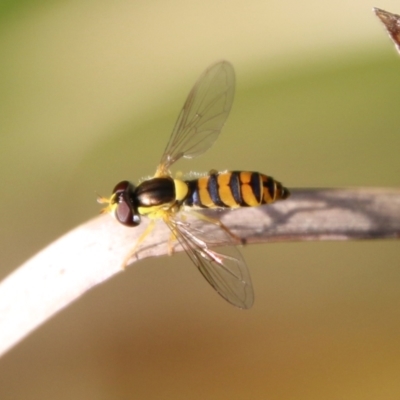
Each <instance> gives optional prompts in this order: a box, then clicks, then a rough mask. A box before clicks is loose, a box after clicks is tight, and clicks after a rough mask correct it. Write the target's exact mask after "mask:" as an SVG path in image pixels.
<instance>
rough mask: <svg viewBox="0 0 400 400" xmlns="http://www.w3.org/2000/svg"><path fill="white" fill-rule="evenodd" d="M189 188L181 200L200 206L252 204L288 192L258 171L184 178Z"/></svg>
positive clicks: (276, 198)
mask: <svg viewBox="0 0 400 400" xmlns="http://www.w3.org/2000/svg"><path fill="white" fill-rule="evenodd" d="M185 183H186V184H187V185H188V188H189V191H188V195H187V197H186V198H185V200H184V202H183V204H184V205H186V206H194V207H203V208H237V207H256V206H259V205H261V204H267V203H273V202H274V201H276V200H283V199H286V198H287V197H288V196H289V194H290V193H289V190H288V189H286V188H285V187H283V186H282V184H281V183H280V182H278V181H276V180H275V179H273V178H271V177H270V176H267V175H263V174H260V173H259V172H247V171H230V172H221V173H211V174H210V175H208V176H204V177H201V178H199V179H194V180H190V181H185Z"/></svg>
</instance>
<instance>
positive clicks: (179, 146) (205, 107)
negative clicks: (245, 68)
mask: <svg viewBox="0 0 400 400" xmlns="http://www.w3.org/2000/svg"><path fill="white" fill-rule="evenodd" d="M234 92H235V72H234V70H233V66H232V64H230V63H229V62H227V61H220V62H218V63H216V64H213V65H211V66H210V67H209V68H208V69H207V70H206V71H204V72H203V74H202V75H201V76H200V78H199V79H198V80H197V82H196V83H195V85H194V87H193V89H192V90H191V91H190V93H189V95H188V98H187V99H186V102H185V104H184V106H183V108H182V111H181V112H180V114H179V117H178V120H177V121H176V123H175V127H174V129H173V131H172V134H171V137H170V139H169V142H168V144H167V147H166V149H165V151H164V154H163V156H162V158H161V161H160V164H159V166H158V169H157V172H156V176H163V175H167V174H168V169H169V167H170V166H171V165H172V164H173V163H175V162H176V161H177V160H179V159H180V158H182V157H185V158H193V157H197V156H198V155H200V154H202V153H204V152H205V151H206V150H207V149H209V148H210V147H211V146H212V144H213V143H214V142H215V140H216V139H217V137H218V135H219V133H220V131H221V129H222V127H223V126H224V123H225V121H226V119H227V117H228V114H229V112H230V110H231V107H232V102H233V96H234Z"/></svg>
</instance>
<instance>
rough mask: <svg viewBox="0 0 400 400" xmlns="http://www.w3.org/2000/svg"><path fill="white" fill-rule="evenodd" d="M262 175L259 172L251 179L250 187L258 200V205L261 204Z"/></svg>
mask: <svg viewBox="0 0 400 400" xmlns="http://www.w3.org/2000/svg"><path fill="white" fill-rule="evenodd" d="M260 181H261V179H260V174H259V173H258V172H253V173H252V174H251V178H250V186H251V189H252V191H253V194H254V197H255V198H256V199H257V201H258V203H259V204H261V183H260Z"/></svg>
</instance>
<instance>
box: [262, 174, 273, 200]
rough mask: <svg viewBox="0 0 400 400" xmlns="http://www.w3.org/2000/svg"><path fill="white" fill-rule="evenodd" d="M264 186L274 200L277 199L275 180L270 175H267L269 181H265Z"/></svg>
mask: <svg viewBox="0 0 400 400" xmlns="http://www.w3.org/2000/svg"><path fill="white" fill-rule="evenodd" d="M263 186H264V188H266V189H267V190H268V193H269V195H270V196H271V199H272V201H273V200H274V199H275V181H274V179H273V178H271V177H270V176H268V177H267V181H266V182H263Z"/></svg>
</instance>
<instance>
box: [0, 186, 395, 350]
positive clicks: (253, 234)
mask: <svg viewBox="0 0 400 400" xmlns="http://www.w3.org/2000/svg"><path fill="white" fill-rule="evenodd" d="M218 216H219V217H221V220H222V221H223V222H224V224H225V225H226V226H228V227H229V228H230V229H232V231H233V232H235V233H236V234H237V235H238V236H240V237H242V238H244V239H245V240H246V242H247V243H266V242H274V241H298V240H353V239H383V238H399V237H400V189H340V190H339V189H336V190H335V189H309V190H305V189H298V190H292V197H291V198H290V199H288V200H286V201H283V202H280V203H275V204H273V205H269V206H262V207H257V208H243V209H238V210H236V211H228V212H221V213H220V214H219V215H218ZM146 225H147V224H146V223H145V222H144V223H143V226H142V225H141V226H139V227H138V228H135V229H129V228H125V227H123V226H122V225H120V224H118V223H117V222H116V221H114V220H113V219H112V218H111V217H110V216H108V215H102V216H99V217H97V218H95V219H93V220H91V221H89V222H87V223H85V224H83V225H81V226H79V227H77V228H76V229H74V230H72V231H71V232H69V233H67V234H66V235H64V236H63V237H61V238H60V239H58V240H57V241H55V242H54V243H52V244H50V245H49V246H48V247H47V248H45V249H44V250H42V251H41V252H40V253H38V254H37V255H36V256H34V257H33V258H31V259H30V260H28V261H27V262H26V263H25V264H23V265H22V266H21V267H20V268H18V269H17V270H16V271H15V272H13V273H12V274H11V275H10V276H8V277H7V278H6V279H5V280H4V281H3V282H1V283H0V354H2V353H4V352H6V351H7V350H8V349H10V348H11V347H12V346H13V345H15V344H16V343H18V342H19V341H20V340H21V339H22V338H23V337H25V336H26V335H27V334H28V333H29V332H31V331H32V330H33V329H35V328H36V327H37V326H39V325H40V324H41V323H43V322H44V321H46V320H47V319H48V318H50V317H51V316H52V315H53V314H55V313H56V312H57V311H59V310H61V309H62V308H64V307H66V306H67V305H68V304H70V303H71V302H72V301H74V300H75V299H76V298H77V297H79V296H81V295H82V294H83V293H85V292H86V291H87V290H89V289H90V288H92V287H93V286H95V285H97V284H98V283H101V282H103V281H105V280H106V279H107V278H109V277H111V276H112V275H114V274H116V273H118V272H121V271H122V270H121V264H122V263H123V260H124V259H125V257H126V255H127V254H128V253H129V251H130V250H131V249H132V245H133V244H134V243H135V240H136V239H137V238H138V236H139V235H140V233H141V232H142V231H143V230H144V229H145V227H146ZM168 238H169V231H168V229H167V228H166V227H164V225H163V224H159V226H158V227H157V229H156V230H155V231H154V234H152V235H151V236H150V237H148V238H147V240H146V243H145V245H144V247H143V248H142V249H141V251H140V252H139V253H138V254H137V257H136V258H135V259H136V260H140V259H142V258H145V257H152V256H161V255H164V254H166V253H167V241H168ZM178 250H179V249H178ZM134 261H135V260H132V262H134Z"/></svg>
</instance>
